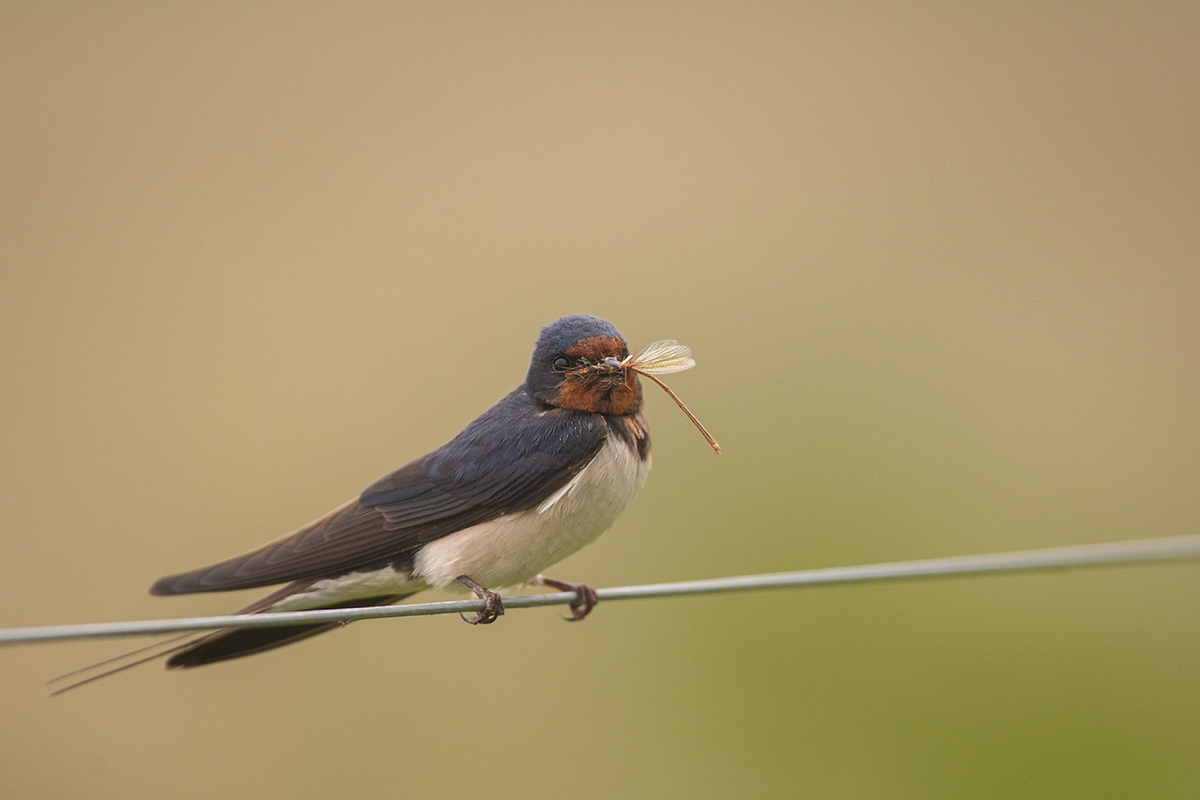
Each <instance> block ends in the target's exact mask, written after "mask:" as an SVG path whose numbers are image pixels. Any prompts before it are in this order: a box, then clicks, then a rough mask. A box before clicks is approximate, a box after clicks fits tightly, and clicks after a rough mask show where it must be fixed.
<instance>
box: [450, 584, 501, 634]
mask: <svg viewBox="0 0 1200 800" xmlns="http://www.w3.org/2000/svg"><path fill="white" fill-rule="evenodd" d="M454 580H456V581H458V582H459V583H461V584H462V585H463V586H465V587H467V588H468V589H470V590H471V591H472V592H474V593H475V596H476V597H478V598H479V599H480V600H482V601H483V611H481V612H479V613H478V614H476V615H475V616H473V617H468V616H467V615H466V614H459V616H460V617H462V618H463V622H469V623H470V624H472V625H488V624H491V623H493V622H495V621H496V618H497V617H502V616H504V602H503V601H502V600H501V599H500V595H498V594H496V593H495V592H493V591H490V590H488V589H485V588H483V587H482V586H480V585H479V584H478V583H476V582H475V581H473V580H471V579H470V578H468V577H467V576H466V575H459V576H458V577H457V578H455V579H454Z"/></svg>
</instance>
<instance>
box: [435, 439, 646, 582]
mask: <svg viewBox="0 0 1200 800" xmlns="http://www.w3.org/2000/svg"><path fill="white" fill-rule="evenodd" d="M649 469H650V459H649V458H647V459H646V460H645V461H641V460H639V459H638V455H637V449H636V448H634V447H630V446H628V445H627V444H625V442H623V441H621V440H620V438H618V437H616V436H609V437H608V438H607V439H606V440H605V441H604V445H603V446H602V447H601V448H600V452H599V453H597V454H596V457H595V458H593V459H592V460H591V462H590V463H589V464H588V465H587V466H586V467H584V469H583V471H582V472H580V473H579V474H578V475H577V476H575V478H574V480H572V481H571V482H570V483H569V484H567V485H566V486H565V487H563V488H562V489H560V490H559V491H557V492H555V493H554V494H553V495H551V496H550V497H549V498H547V499H546V500H545V501H543V502H542V504H541V505H540V506H538V507H537V508H532V509H529V510H528V511H522V512H520V513H517V514H510V515H508V516H504V517H500V518H498V519H494V520H491V521H489V522H484V523H482V524H480V525H475V526H474V527H471V528H467V529H465V530H461V531H458V532H457V533H452V534H450V535H449V536H446V537H443V538H441V539H438V540H437V541H434V542H430V543H429V544H427V545H425V546H424V547H423V548H421V550H419V551H418V552H417V555H416V561H415V564H414V570H413V577H414V578H419V579H421V580H423V581H425V582H426V583H428V584H429V585H431V586H435V587H438V588H451V589H460V588H462V587H461V586H460V585H459V584H457V583H455V582H454V579H455V578H457V577H458V576H459V575H467V576H469V577H470V578H471V579H472V580H474V581H475V582H477V583H479V584H482V585H483V586H486V587H488V588H489V589H495V588H498V587H505V586H517V585H520V584H523V583H527V582H528V581H530V580H532V579H533V577H534V576H535V575H537V574H538V573H539V572H541V571H543V570H544V569H546V568H547V567H549V566H551V565H552V564H556V563H558V562H559V561H561V560H562V559H564V558H566V557H567V556H569V555H571V554H572V553H574V552H575V551H576V550H578V549H579V548H581V547H583V546H584V545H585V544H588V543H589V542H592V541H594V540H595V539H596V537H598V536H599V535H600V534H602V533H604V531H606V530H607V529H608V528H609V527H611V526H612V524H613V523H614V522H616V520H617V517H619V516H620V515H621V512H622V511H624V510H625V508H626V506H628V505H629V503H630V501H632V500H633V496H634V495H635V494H637V492H638V490H639V489H641V488H642V484H643V483H645V482H646V473H647V472H648V471H649Z"/></svg>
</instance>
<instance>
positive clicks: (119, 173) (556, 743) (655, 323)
mask: <svg viewBox="0 0 1200 800" xmlns="http://www.w3.org/2000/svg"><path fill="white" fill-rule="evenodd" d="M1197 41H1200V7H1198V6H1197V5H1196V4H1195V3H1178V4H1170V3H1150V4H1116V3H1107V4H1098V3H1097V4H1058V3H1051V4H1044V3H1028V4H1014V3H995V4H972V5H969V6H962V5H961V4H953V3H928V4H919V5H910V6H907V7H904V8H898V7H896V6H895V5H894V4H878V5H869V4H868V5H863V4H844V3H822V4H799V3H769V2H750V3H746V2H738V3H680V4H644V3H589V4H557V3H495V4H478V3H469V2H437V3H410V4H397V3H384V2H379V3H369V2H367V3H338V4H327V5H321V4H313V3H259V4H254V5H253V6H252V7H246V4H233V3H213V4H198V5H189V4H173V5H167V4H158V3H130V4H118V3H110V4H83V3H55V4H50V3H25V2H10V3H5V4H4V6H3V7H2V8H0V181H2V189H0V555H2V556H3V557H2V558H0V625H3V626H16V625H35V624H52V623H65V622H81V621H101V620H120V619H139V618H149V617H170V616H187V615H195V614H203V613H219V612H224V611H228V610H232V609H234V608H236V607H238V606H239V605H241V604H244V603H245V602H248V600H249V599H251V598H253V597H254V596H255V594H254V593H252V592H251V593H239V594H237V595H236V596H206V597H203V596H202V597H191V598H174V599H159V598H151V597H148V596H147V595H146V587H147V586H149V584H150V583H151V582H152V581H153V580H154V579H155V578H157V577H159V576H160V575H163V574H166V573H168V572H175V571H180V570H183V569H187V568H190V567H195V566H199V565H201V564H204V563H208V562H211V561H214V560H217V559H220V558H223V557H225V556H228V555H232V554H234V553H236V552H239V551H241V550H244V549H247V548H249V547H252V546H255V545H257V544H259V543H261V542H263V541H266V540H267V539H269V538H272V537H274V536H277V535H279V534H282V533H284V532H286V531H288V530H291V529H292V528H295V527H297V526H298V525H300V524H303V523H305V522H307V521H308V520H310V519H312V518H313V517H315V516H317V515H319V514H322V513H324V512H325V511H327V510H328V509H330V508H332V507H333V506H335V505H337V504H339V503H341V502H342V501H344V500H346V499H348V498H350V497H352V496H354V495H355V494H357V493H358V492H359V491H360V490H361V489H362V488H363V487H364V486H366V485H367V484H368V483H370V482H371V481H373V480H374V479H375V478H377V477H379V476H380V475H382V474H384V473H385V472H387V471H389V470H391V469H393V468H395V467H396V466H399V465H400V464H401V463H403V462H405V461H407V460H408V459H410V458H412V457H415V456H417V455H420V454H421V453H423V452H425V451H426V450H427V449H429V448H432V447H435V446H437V445H438V444H440V443H442V442H443V441H445V440H446V439H447V438H449V437H450V436H451V435H453V434H454V433H455V432H457V431H458V430H459V429H460V428H461V427H462V426H463V425H464V424H465V423H466V422H468V421H469V420H470V419H472V418H473V417H474V416H475V415H476V414H477V413H479V412H480V411H482V410H483V409H485V408H486V407H487V406H488V405H490V404H491V403H492V402H494V401H495V400H496V399H497V398H499V397H500V396H501V395H502V394H504V393H505V392H507V391H508V390H510V389H511V388H512V387H513V386H515V385H516V384H517V383H518V382H519V381H520V380H521V378H522V376H523V374H524V370H525V368H526V364H527V359H528V356H529V352H530V350H531V348H532V344H533V339H534V337H535V336H536V334H537V332H538V330H539V329H540V327H541V326H543V325H545V324H546V323H548V322H550V321H551V320H553V319H555V318H556V317H558V316H560V315H562V314H565V313H571V312H578V311H582V312H589V313H593V314H598V315H601V316H604V317H606V318H609V319H611V320H613V321H614V322H615V323H616V324H617V326H618V327H619V328H620V329H621V330H622V332H623V333H624V334H625V336H626V337H627V338H628V340H629V341H630V343H631V344H632V345H633V346H634V347H637V346H640V345H641V344H645V343H647V342H649V341H653V340H655V339H661V338H667V337H672V338H677V339H679V340H681V341H683V342H685V343H687V344H689V345H691V346H692V347H693V348H694V350H695V353H696V357H697V359H698V361H699V366H698V368H697V369H696V370H694V371H692V372H689V373H685V374H683V375H679V376H675V377H674V379H673V380H672V381H670V382H671V383H672V385H673V387H674V388H675V389H676V390H677V391H678V392H679V393H680V394H681V395H682V396H683V398H684V399H685V400H686V401H688V402H689V404H690V405H691V407H692V409H693V410H694V411H695V412H696V413H697V415H699V416H700V418H701V419H702V420H704V422H705V423H706V424H707V425H708V426H709V428H710V429H711V430H712V431H713V433H714V434H715V435H716V437H717V438H718V439H719V440H720V441H721V443H722V445H723V446H724V448H725V453H724V454H723V455H721V456H716V455H714V454H713V453H712V452H710V451H709V449H708V448H707V447H706V446H705V444H704V442H703V441H702V440H701V438H700V437H699V435H697V433H696V432H695V431H694V430H693V429H692V428H691V426H690V424H689V423H688V421H687V420H686V419H685V418H684V417H683V415H682V414H680V413H679V412H678V411H677V410H676V409H675V407H674V406H673V405H672V404H671V403H670V401H669V400H668V398H666V396H665V395H662V394H661V393H659V392H657V390H653V391H652V392H651V393H650V395H649V415H650V419H651V423H652V427H653V431H654V435H655V468H654V471H653V473H652V474H651V477H650V481H649V483H648V485H647V487H646V489H645V490H644V492H643V493H642V495H641V496H640V497H639V498H638V500H637V501H636V502H635V503H634V505H633V507H632V508H631V510H630V511H629V512H628V513H627V514H626V515H625V516H624V518H623V519H622V520H621V521H620V522H619V523H618V525H617V526H616V527H615V528H614V529H613V530H612V531H610V532H609V533H608V534H607V535H605V536H604V537H603V538H602V539H601V540H600V541H599V542H597V543H596V544H595V545H592V546H591V547H589V548H588V549H586V550H585V551H584V552H582V553H580V554H578V555H577V556H574V557H572V558H571V559H569V560H568V561H567V562H565V563H563V564H562V565H561V566H560V567H559V568H557V569H556V570H555V574H556V575H558V576H560V577H565V578H571V579H579V580H587V581H589V582H591V583H593V584H595V585H598V586H604V585H619V584H626V583H637V582H646V581H666V580H677V579H688V578H698V577H714V576H721V575H732V574H741V573H751V572H761V571H778V570H786V569H800V568H807V567H818V566H830V565H842V564H854V563H864V562H873V561H885V560H891V559H908V558H923V557H931V556H939V555H952V554H963V553H975V552H987V551H996V550H1006V549H1016V548H1028V547H1038V546H1049V545H1059V544H1072V543H1082V542H1092V541H1105V540H1113V539H1124V538H1136V537H1148V536H1161V535H1170V534H1182V533H1196V532H1198V531H1200V526H1198V523H1200V491H1197V489H1198V486H1200V455H1198V454H1200V447H1198V445H1200V413H1198V408H1200V356H1198V352H1200V348H1198V344H1200V342H1198V334H1200V314H1198V313H1197V307H1198V302H1200V157H1198V156H1200V144H1198V142H1200V47H1197V44H1196V43H1197ZM560 613H561V612H560V610H557V609H545V610H540V611H527V612H521V613H513V614H510V615H508V616H507V617H505V618H504V619H503V620H502V621H501V623H500V624H497V625H493V626H491V627H489V628H486V629H474V628H469V627H468V626H466V625H463V624H462V623H461V622H459V621H458V620H456V619H453V618H449V617H440V618H423V619H415V620H399V621H388V622H375V623H361V624H358V625H355V626H352V627H350V628H349V629H347V630H345V631H341V632H338V633H336V634H332V635H328V636H324V637H321V638H319V639H316V640H313V641H311V642H308V643H305V644H302V645H298V646H296V647H293V648H288V649H287V650H282V651H279V652H276V653H271V654H267V655H262V656H259V657H255V658H252V659H248V660H244V661H239V662H233V663H229V664H222V665H218V666H215V667H212V668H208V669H204V670H197V671H193V672H187V673H167V672H164V671H163V670H161V669H160V668H158V667H145V668H142V669H140V670H138V671H136V672H130V673H125V674H123V675H121V676H118V677H115V678H112V679H110V680H109V681H107V682H105V683H102V684H97V685H94V686H91V687H88V688H87V689H85V690H81V691H78V692H75V693H73V694H70V695H66V696H64V697H61V698H56V699H54V700H49V699H47V697H46V690H45V688H44V687H43V686H42V681H43V680H44V679H46V678H48V677H51V676H52V675H55V674H57V673H59V672H63V671H66V670H68V669H70V668H72V667H75V666H78V665H80V664H82V663H86V662H88V661H90V660H96V659H100V658H103V657H106V656H108V655H111V654H113V653H115V652H119V651H120V650H121V649H122V648H123V647H125V646H132V645H133V644H137V642H124V641H117V642H113V641H109V642H90V643H79V644H70V645H65V644H59V645H45V646H38V647H23V648H12V649H6V650H3V651H0V670H2V674H3V681H2V682H0V683H2V686H0V723H2V724H0V776H2V777H0V797H4V798H9V797H12V798H81V797H86V798H122V799H125V798H149V797H153V798H163V797H171V798H230V797H245V798H298V797H301V798H302V797H318V796H325V797H364V798H384V797H389V798H390V797H421V796H424V797H455V798H467V797H479V798H483V797H486V798H496V799H498V800H507V799H508V798H537V797H556V798H561V797H570V798H669V797H691V798H732V797H766V798H776V797H779V798H782V797H805V798H855V799H856V800H858V799H861V798H881V799H882V798H888V800H894V799H895V798H914V799H915V798H922V799H923V798H962V797H972V798H1016V797H1020V798H1039V797H1045V798H1075V797H1079V798H1084V797H1086V798H1104V797H1112V798H1128V797H1154V798H1191V797H1196V796H1197V795H1198V793H1200V758H1197V753H1198V752H1200V670H1197V659H1198V657H1200V566H1198V565H1196V564H1183V565H1171V566H1151V567H1132V568H1123V569H1112V570H1101V571H1089V572H1071V573H1054V574H1041V575H1029V576H1017V577H1002V578H962V579H951V580H942V581H938V582H929V583H919V584H918V583H909V584H896V585H887V586H883V585H880V586H862V587H843V588H835V589H820V590H811V591H803V592H791V593H783V592H774V593H767V594H755V595H744V596H727V597H721V598H703V599H688V600H683V599H679V600H668V601H657V602H636V603H622V604H610V605H608V606H602V607H601V608H600V609H599V610H598V611H597V612H596V613H595V614H594V615H593V616H592V617H591V618H590V619H589V620H588V621H587V622H586V623H584V624H581V625H566V624H564V623H562V622H560V621H559V620H558V616H559V614H560Z"/></svg>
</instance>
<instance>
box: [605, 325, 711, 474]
mask: <svg viewBox="0 0 1200 800" xmlns="http://www.w3.org/2000/svg"><path fill="white" fill-rule="evenodd" d="M610 361H615V362H616V364H617V366H620V367H624V368H625V369H629V370H633V371H634V372H636V373H637V374H638V375H645V376H646V377H647V378H649V379H650V380H652V381H654V382H655V383H657V384H658V385H659V386H661V387H662V389H663V391H664V392H666V393H667V394H668V395H670V396H671V399H672V400H674V401H675V405H677V406H679V408H680V409H681V410H682V411H683V413H684V414H687V416H688V419H690V420H691V421H692V423H693V424H694V425H695V426H696V428H697V429H698V430H699V431H700V433H702V434H704V438H705V439H707V440H708V443H709V445H711V446H712V449H713V450H715V451H716V452H718V453H719V452H721V445H719V444H717V440H716V439H714V438H713V437H712V434H710V433H709V432H708V431H707V430H706V429H705V427H704V426H703V425H702V424H701V423H700V420H698V419H696V415H695V414H693V413H692V412H691V411H689V410H688V407H687V406H685V405H684V404H683V401H682V400H680V399H679V397H678V396H677V395H676V394H675V393H674V392H672V391H671V389H670V387H669V386H667V385H666V384H665V383H663V382H662V381H660V380H659V379H658V378H657V377H655V375H665V374H667V373H669V372H682V371H683V370H685V369H691V368H692V367H694V366H696V362H695V361H694V360H693V359H692V349H691V348H690V347H687V346H685V345H682V344H680V343H679V342H677V341H675V340H674V339H663V340H662V341H661V342H655V343H654V344H652V345H649V346H647V347H646V348H645V349H644V350H642V352H640V353H638V354H637V355H636V356H628V357H627V358H626V359H625V360H624V361H617V359H615V358H606V359H604V363H605V364H608V363H609V362H610Z"/></svg>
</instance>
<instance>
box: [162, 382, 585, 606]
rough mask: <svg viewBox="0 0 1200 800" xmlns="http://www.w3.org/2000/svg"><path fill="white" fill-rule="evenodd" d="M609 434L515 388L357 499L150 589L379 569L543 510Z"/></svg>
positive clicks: (224, 586) (177, 590)
mask: <svg viewBox="0 0 1200 800" xmlns="http://www.w3.org/2000/svg"><path fill="white" fill-rule="evenodd" d="M606 435H607V425H606V423H605V422H604V420H603V419H602V418H600V417H599V415H592V414H579V413H576V412H571V411H567V410H559V409H555V410H553V411H545V410H544V409H540V408H537V407H535V406H533V404H532V403H531V402H530V401H529V400H528V399H527V398H525V396H524V394H523V393H520V394H519V392H514V393H513V394H510V395H509V396H508V397H506V398H505V399H504V400H502V401H501V402H500V403H499V404H497V405H496V406H495V407H493V408H492V409H491V410H490V411H489V412H487V413H486V414H484V415H483V416H482V417H480V418H479V419H477V420H475V422H473V423H471V425H469V426H467V428H466V429H465V430H464V431H463V432H462V433H461V434H459V435H458V436H457V437H455V438H454V439H453V440H451V441H450V442H448V443H447V444H445V445H444V446H442V447H441V448H439V449H437V450H435V451H433V452H432V453H429V454H428V455H426V456H424V457H422V458H420V459H417V460H416V461H413V462H411V463H409V464H407V465H405V466H403V467H401V468H400V469H398V470H396V471H395V472H393V473H392V474H390V475H388V476H387V477H385V478H383V479H381V480H379V481H377V482H376V483H375V484H373V485H372V486H370V487H368V488H367V490H366V491H364V492H363V493H362V495H361V497H359V498H358V499H357V500H352V501H350V502H348V503H346V504H345V505H342V506H340V507H339V508H336V509H334V510H333V511H331V512H330V513H329V514H327V515H325V516H324V517H321V518H320V519H318V520H316V521H314V522H311V523H309V524H308V525H305V526H304V527H303V528H300V529H299V530H297V531H294V532H292V533H289V534H287V535H286V536H283V537H281V538H279V539H276V540H275V541H273V542H270V543H268V544H266V545H263V546H262V547H259V548H257V549H255V550H252V551H250V552H248V553H245V554H243V555H240V556H236V557H234V558H231V559H229V560H227V561H223V562H220V563H218V564H213V565H212V566H208V567H202V568H200V569H197V570H192V571H191V572H186V573H182V574H179V575H169V576H167V577H165V578H162V579H160V580H159V581H158V582H157V583H155V584H154V586H152V587H151V589H150V592H151V593H152V594H158V595H169V594H187V593H191V592H212V591H226V590H232V589H248V588H251V587H256V586H269V585H271V584H275V583H282V582H284V581H294V580H303V579H319V578H323V577H334V576H338V575H342V574H345V573H347V572H351V571H355V570H359V569H362V570H367V569H378V568H380V567H382V566H384V565H385V564H386V563H387V562H388V561H389V560H391V559H394V558H396V557H397V556H399V555H400V554H402V553H404V552H405V551H407V550H411V549H413V548H415V547H418V546H420V545H422V544H424V543H426V542H430V541H433V540H434V539H438V538H441V537H443V536H447V535H449V534H451V533H454V532H456V531H460V530H463V529H464V528H469V527H471V526H472V525H478V524H479V523H481V522H486V521H487V520H490V519H494V518H496V517H498V516H501V515H503V514H512V513H516V512H519V511H524V510H527V509H530V508H534V507H536V506H537V505H538V504H539V503H541V502H542V501H543V500H545V499H546V498H548V497H550V496H551V495H552V494H554V492H555V491H557V490H558V489H559V488H561V487H562V486H564V485H565V484H566V483H567V482H568V481H570V480H571V479H572V478H574V477H575V476H576V475H578V474H579V473H580V472H581V471H582V470H583V468H584V467H586V466H587V465H588V463H589V462H590V461H591V460H592V458H594V457H595V455H596V453H597V452H598V451H599V449H600V446H601V445H602V444H603V442H604V439H605V436H606Z"/></svg>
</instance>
